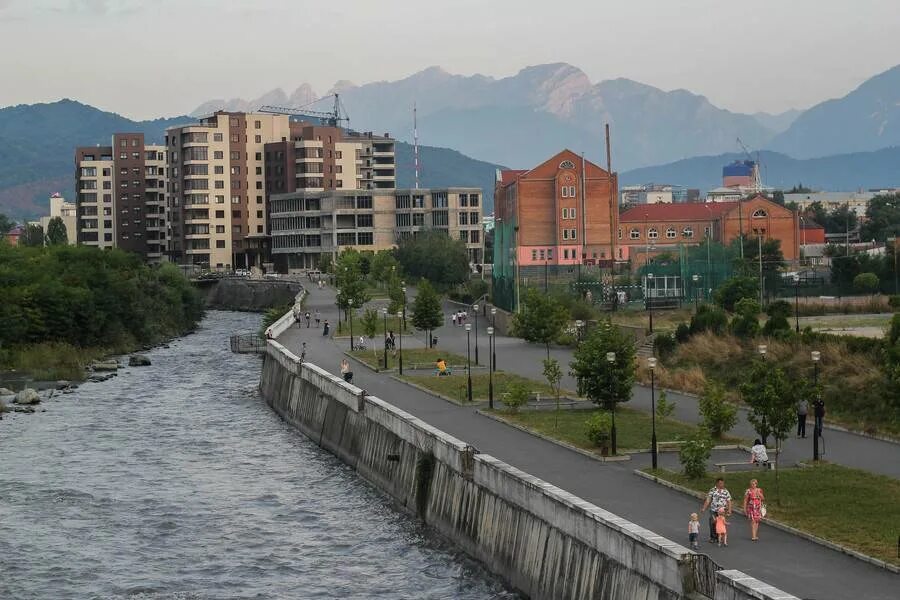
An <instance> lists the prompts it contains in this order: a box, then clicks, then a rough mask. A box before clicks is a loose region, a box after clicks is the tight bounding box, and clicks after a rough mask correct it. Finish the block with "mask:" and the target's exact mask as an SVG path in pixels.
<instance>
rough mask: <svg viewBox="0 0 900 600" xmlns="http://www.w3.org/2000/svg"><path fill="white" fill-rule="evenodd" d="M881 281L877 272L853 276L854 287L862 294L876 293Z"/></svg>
mask: <svg viewBox="0 0 900 600" xmlns="http://www.w3.org/2000/svg"><path fill="white" fill-rule="evenodd" d="M879 283H880V282H879V281H878V275H876V274H875V273H860V274H859V275H857V276H856V277H854V278H853V289H854V290H856V291H857V292H859V293H860V294H874V293H875V292H877V291H878V286H879Z"/></svg>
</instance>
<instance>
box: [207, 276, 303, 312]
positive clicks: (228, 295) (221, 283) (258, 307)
mask: <svg viewBox="0 0 900 600" xmlns="http://www.w3.org/2000/svg"><path fill="white" fill-rule="evenodd" d="M197 285H198V287H199V289H200V291H201V292H203V294H204V295H205V299H206V306H207V308H212V309H220V310H242V311H249V312H262V311H264V310H267V309H269V308H274V307H276V306H284V305H285V304H287V303H289V302H292V301H293V299H294V297H295V296H296V295H297V294H298V293H299V292H300V290H301V289H303V286H302V285H301V284H300V283H298V282H293V281H269V280H264V281H259V280H254V279H239V278H227V279H219V280H216V281H211V282H198V284H197Z"/></svg>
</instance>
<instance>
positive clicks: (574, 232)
mask: <svg viewBox="0 0 900 600" xmlns="http://www.w3.org/2000/svg"><path fill="white" fill-rule="evenodd" d="M576 237H578V230H577V229H570V230H569V239H570V240H574V239H575V238H576Z"/></svg>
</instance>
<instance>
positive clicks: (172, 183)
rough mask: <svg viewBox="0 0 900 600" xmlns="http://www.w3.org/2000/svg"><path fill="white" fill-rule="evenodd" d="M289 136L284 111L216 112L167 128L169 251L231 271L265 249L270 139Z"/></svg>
mask: <svg viewBox="0 0 900 600" xmlns="http://www.w3.org/2000/svg"><path fill="white" fill-rule="evenodd" d="M289 137H290V119H289V117H288V116H287V115H280V114H262V113H235V112H225V111H219V112H216V113H215V114H213V115H210V116H208V117H204V118H202V119H200V120H199V121H198V122H197V123H192V124H190V125H185V126H180V127H171V128H169V129H167V130H166V141H165V143H166V148H168V153H167V157H168V163H167V164H168V169H169V171H168V172H169V182H168V190H167V194H168V196H167V201H168V207H169V211H170V212H169V214H170V232H171V235H170V253H171V256H172V259H173V260H174V261H177V262H179V263H183V264H195V265H200V266H203V267H206V268H210V269H223V270H231V269H234V268H238V267H250V266H255V265H260V264H261V262H262V261H263V260H264V257H265V256H266V254H267V253H268V232H267V230H266V202H265V198H266V184H265V173H264V168H265V159H264V152H265V145H266V144H267V143H269V142H272V141H274V140H287V139H289Z"/></svg>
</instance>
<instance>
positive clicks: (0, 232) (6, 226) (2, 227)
mask: <svg viewBox="0 0 900 600" xmlns="http://www.w3.org/2000/svg"><path fill="white" fill-rule="evenodd" d="M13 227H15V223H13V222H12V221H11V220H10V219H9V218H8V217H7V216H6V215H4V214H3V213H0V239H2V238H3V237H4V236H5V235H6V234H7V233H8V232H9V230H10V229H12V228H13Z"/></svg>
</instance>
